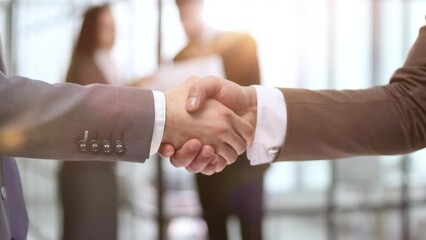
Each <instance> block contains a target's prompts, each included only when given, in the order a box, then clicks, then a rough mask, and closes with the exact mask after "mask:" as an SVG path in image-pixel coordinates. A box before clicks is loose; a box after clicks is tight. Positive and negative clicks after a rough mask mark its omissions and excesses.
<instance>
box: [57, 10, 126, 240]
mask: <svg viewBox="0 0 426 240" xmlns="http://www.w3.org/2000/svg"><path fill="white" fill-rule="evenodd" d="M114 42H115V24H114V19H113V16H112V13H111V10H110V7H109V6H108V5H102V6H97V7H93V8H91V9H89V10H88V11H87V12H86V13H85V15H84V20H83V24H82V27H81V31H80V34H79V36H78V39H77V42H76V45H75V48H74V50H73V53H72V59H71V63H70V66H69V69H68V73H67V77H66V81H67V82H71V83H76V84H81V85H87V84H93V83H98V84H114V85H122V84H123V83H124V80H125V78H123V75H122V74H121V73H120V72H119V71H118V69H117V67H116V65H115V64H114V63H113V61H112V59H111V57H110V51H111V49H112V47H113V46H114ZM91 133H92V134H96V133H94V132H91ZM98 137H99V136H89V139H94V138H98ZM59 180H60V183H59V186H60V189H59V190H60V194H61V200H62V207H63V219H64V222H63V240H77V239H78V240H85V239H90V240H98V239H99V240H101V239H102V240H115V239H117V212H118V186H117V177H116V175H115V163H112V162H87V161H85V162H79V161H65V162H63V164H62V166H61V169H60V172H59Z"/></svg>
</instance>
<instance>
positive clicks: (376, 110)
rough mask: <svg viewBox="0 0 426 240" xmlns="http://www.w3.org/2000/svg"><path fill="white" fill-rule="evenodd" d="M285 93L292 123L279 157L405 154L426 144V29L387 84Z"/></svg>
mask: <svg viewBox="0 0 426 240" xmlns="http://www.w3.org/2000/svg"><path fill="white" fill-rule="evenodd" d="M282 92H283V94H284V98H285V101H286V105H287V118H288V122H287V132H286V136H285V142H284V146H283V148H282V150H281V152H280V155H279V157H278V159H277V161H281V160H310V159H334V158H343V157H350V156H357V155H391V154H403V153H408V152H412V151H415V150H418V149H421V148H424V147H425V146H426V27H423V28H421V29H420V33H419V37H418V39H417V40H416V42H415V43H414V45H413V47H412V49H411V50H410V52H409V55H408V57H407V60H406V62H405V64H404V66H403V67H402V68H400V69H398V70H397V71H396V72H395V73H394V75H393V76H392V78H391V81H390V84H389V85H387V86H382V87H375V88H370V89H365V90H345V91H333V90H326V91H309V90H303V89H282Z"/></svg>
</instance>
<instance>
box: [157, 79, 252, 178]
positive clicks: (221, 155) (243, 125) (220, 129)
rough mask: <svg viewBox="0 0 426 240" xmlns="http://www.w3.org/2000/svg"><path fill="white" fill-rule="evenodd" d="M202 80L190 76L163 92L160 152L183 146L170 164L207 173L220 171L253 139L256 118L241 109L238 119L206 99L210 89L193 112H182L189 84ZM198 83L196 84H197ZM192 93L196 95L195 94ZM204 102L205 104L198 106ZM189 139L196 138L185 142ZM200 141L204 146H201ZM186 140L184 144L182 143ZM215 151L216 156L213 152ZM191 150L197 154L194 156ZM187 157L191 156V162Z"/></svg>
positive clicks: (220, 105) (230, 112)
mask: <svg viewBox="0 0 426 240" xmlns="http://www.w3.org/2000/svg"><path fill="white" fill-rule="evenodd" d="M202 81H204V80H200V79H199V78H191V79H189V80H188V81H187V82H185V83H184V84H182V85H180V86H178V87H175V88H173V89H170V90H169V91H167V92H166V93H165V96H166V111H167V113H166V116H167V117H166V124H165V130H164V134H163V140H162V143H163V146H162V148H161V149H160V154H162V155H166V156H167V155H170V154H167V152H174V149H180V148H181V147H182V149H181V150H179V151H177V152H176V153H174V155H173V156H174V157H173V158H172V160H171V161H172V164H173V165H175V166H180V167H186V168H187V169H188V170H189V171H192V172H200V171H201V172H203V173H206V174H209V173H210V172H211V173H214V172H217V171H221V170H222V169H223V168H224V167H225V166H226V165H227V164H231V163H233V162H234V161H235V159H236V158H237V156H238V155H239V154H241V153H243V152H244V151H245V149H246V148H247V144H248V143H250V142H251V141H252V138H253V133H254V123H253V119H255V117H254V118H253V117H251V115H252V114H251V113H249V112H248V111H245V110H244V111H243V110H242V109H240V110H239V112H241V114H244V116H245V117H244V118H241V117H240V116H238V115H237V114H236V113H235V112H234V111H232V110H230V109H228V108H227V107H225V106H223V105H222V104H221V103H219V102H217V101H215V100H213V99H208V97H209V96H210V94H211V93H213V92H205V93H204V94H202V95H201V96H200V98H199V101H198V104H197V105H198V108H193V110H194V111H196V112H194V111H192V113H191V114H190V113H188V112H186V111H184V109H185V105H186V102H187V101H186V99H185V97H186V96H187V95H188V91H189V89H190V87H192V86H194V84H195V83H197V84H198V83H201V82H202ZM197 84H195V85H196V86H198V85H197ZM236 86H238V85H236ZM209 87H211V85H207V86H201V87H200V88H199V90H196V91H195V92H193V94H197V93H198V91H202V90H203V89H205V88H209ZM241 93H242V94H246V93H245V92H241ZM191 96H195V97H197V95H191ZM203 105H204V107H203V108H200V107H201V106H203ZM236 105H238V104H236ZM190 139H198V140H199V141H197V140H192V141H189V142H187V141H188V140H190ZM200 141H201V142H202V143H203V144H204V145H206V146H201V144H200ZM185 142H187V143H186V144H184V143H185ZM164 144H170V145H164ZM215 152H216V153H217V155H216V154H214V153H215ZM194 153H198V154H197V155H194ZM197 156H200V157H203V161H196V157H197ZM188 158H191V159H190V161H189V160H188Z"/></svg>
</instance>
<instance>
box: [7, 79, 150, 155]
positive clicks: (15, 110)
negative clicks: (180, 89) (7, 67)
mask: <svg viewBox="0 0 426 240" xmlns="http://www.w3.org/2000/svg"><path fill="white" fill-rule="evenodd" d="M154 117H155V110H154V100H153V95H152V92H151V91H150V90H143V89H136V88H125V87H112V86H108V85H96V84H94V85H88V86H80V85H75V84H68V83H63V84H53V85H51V84H47V83H45V82H42V81H36V80H30V79H27V78H23V77H8V76H5V75H4V74H3V73H0V155H3V156H14V157H27V158H42V159H64V160H126V161H137V162H140V161H144V160H145V159H146V158H148V157H149V149H150V144H151V139H152V134H153V126H154ZM86 131H88V133H89V135H88V138H87V143H88V144H90V141H92V140H98V141H99V143H101V144H102V142H103V141H105V140H106V141H109V142H110V143H111V144H112V145H111V146H112V151H110V152H108V151H102V149H100V150H99V151H92V150H91V149H90V146H89V149H88V150H87V151H85V152H82V151H80V148H79V145H78V142H79V140H82V139H83V137H84V132H86ZM117 140H119V141H121V142H122V143H123V144H124V152H121V153H119V152H120V151H114V144H115V142H116V141H117ZM100 147H102V146H100Z"/></svg>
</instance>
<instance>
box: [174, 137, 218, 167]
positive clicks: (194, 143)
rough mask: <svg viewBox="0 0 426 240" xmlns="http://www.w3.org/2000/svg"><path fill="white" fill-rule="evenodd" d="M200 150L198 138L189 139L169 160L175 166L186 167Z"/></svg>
mask: <svg viewBox="0 0 426 240" xmlns="http://www.w3.org/2000/svg"><path fill="white" fill-rule="evenodd" d="M200 150H201V142H200V141H199V140H198V139H191V140H189V141H187V142H186V143H184V144H183V146H182V148H181V149H179V150H178V151H176V152H175V154H174V155H173V156H171V157H170V162H171V164H172V165H173V166H175V167H188V166H189V165H190V164H191V163H192V162H193V161H194V159H195V157H196V156H197V155H198V153H199V152H200ZM213 153H214V150H213ZM206 154H207V153H206Z"/></svg>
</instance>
